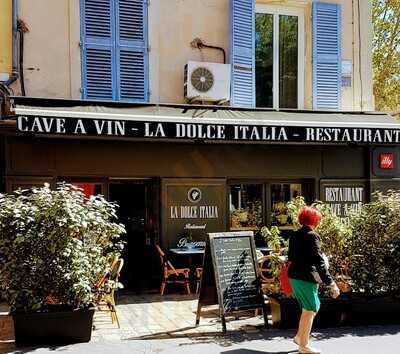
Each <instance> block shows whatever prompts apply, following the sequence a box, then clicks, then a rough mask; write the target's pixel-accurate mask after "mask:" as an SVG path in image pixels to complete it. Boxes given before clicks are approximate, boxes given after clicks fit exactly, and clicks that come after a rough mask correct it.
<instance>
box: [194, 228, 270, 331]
mask: <svg viewBox="0 0 400 354" xmlns="http://www.w3.org/2000/svg"><path fill="white" fill-rule="evenodd" d="M217 303H218V304H219V308H220V316H221V320H222V327H223V331H224V332H226V323H225V314H227V313H229V312H234V311H241V310H249V309H257V308H260V307H261V308H263V313H264V320H265V325H266V326H267V324H268V318H267V312H266V310H265V304H264V298H263V294H262V290H261V286H260V279H259V276H258V272H257V260H256V252H255V246H254V237H253V232H224V233H210V234H208V240H207V243H206V250H205V255H204V261H203V275H202V279H201V285H200V295H199V302H198V308H197V317H196V325H198V324H199V322H200V312H201V307H202V306H203V305H213V304H217Z"/></svg>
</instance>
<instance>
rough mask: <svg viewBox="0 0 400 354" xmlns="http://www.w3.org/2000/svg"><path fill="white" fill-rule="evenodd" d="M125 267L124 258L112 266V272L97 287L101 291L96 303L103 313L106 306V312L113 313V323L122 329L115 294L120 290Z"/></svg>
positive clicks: (117, 260)
mask: <svg viewBox="0 0 400 354" xmlns="http://www.w3.org/2000/svg"><path fill="white" fill-rule="evenodd" d="M123 265H124V260H123V259H122V258H118V259H116V260H115V261H114V262H113V264H112V265H111V269H110V271H109V272H108V273H107V274H106V275H105V276H104V277H102V278H101V279H100V280H99V282H98V283H97V285H96V287H97V288H98V289H99V291H98V292H99V296H98V297H97V301H96V302H97V306H98V309H99V310H100V311H102V310H103V308H104V306H105V307H106V310H108V311H110V313H111V321H112V323H114V322H117V325H118V328H120V325H119V319H118V315H117V309H116V306H115V297H114V294H115V291H116V290H117V289H118V284H119V282H118V279H119V275H120V273H121V269H122V267H123Z"/></svg>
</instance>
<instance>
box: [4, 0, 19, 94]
mask: <svg viewBox="0 0 400 354" xmlns="http://www.w3.org/2000/svg"><path fill="white" fill-rule="evenodd" d="M12 2H13V4H12V17H13V19H12V33H13V38H12V39H13V49H12V52H13V54H12V73H11V76H10V78H9V79H8V80H7V81H6V82H5V85H6V86H9V85H11V84H12V83H13V82H15V81H16V80H17V79H18V60H17V57H18V43H17V31H18V28H17V26H18V25H17V0H12Z"/></svg>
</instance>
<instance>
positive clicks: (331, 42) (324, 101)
mask: <svg viewBox="0 0 400 354" xmlns="http://www.w3.org/2000/svg"><path fill="white" fill-rule="evenodd" d="M341 46H342V40H341V6H340V5H338V4H330V3H323V2H314V4H313V108H314V109H328V110H336V109H340V108H341V66H342V63H341Z"/></svg>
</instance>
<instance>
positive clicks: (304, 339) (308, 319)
mask: <svg viewBox="0 0 400 354" xmlns="http://www.w3.org/2000/svg"><path fill="white" fill-rule="evenodd" d="M314 317H315V312H313V311H307V310H304V309H303V311H302V313H301V316H300V322H299V329H298V331H297V334H296V337H295V338H296V340H297V342H298V344H299V346H300V347H307V346H308V344H309V341H310V334H311V328H312V325H313V321H314Z"/></svg>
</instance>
